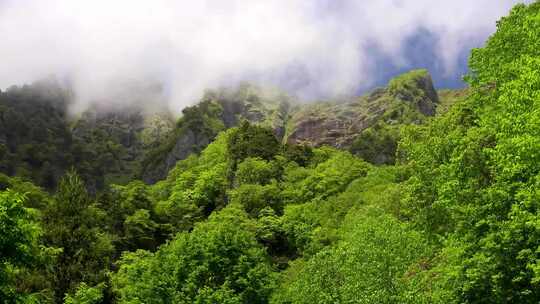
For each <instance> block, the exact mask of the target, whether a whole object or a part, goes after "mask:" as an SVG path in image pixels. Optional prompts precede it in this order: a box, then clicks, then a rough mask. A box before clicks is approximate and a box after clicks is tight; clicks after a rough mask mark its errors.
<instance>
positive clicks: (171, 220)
mask: <svg viewBox="0 0 540 304" xmlns="http://www.w3.org/2000/svg"><path fill="white" fill-rule="evenodd" d="M539 41H540V3H538V2H535V3H533V4H530V5H518V6H516V7H515V8H514V9H513V10H512V11H511V12H510V14H509V16H508V17H505V18H503V19H501V20H500V22H499V23H498V26H497V32H496V33H495V34H494V35H493V36H492V37H491V38H490V39H489V40H488V42H487V43H486V45H485V46H484V47H483V48H480V49H476V50H474V51H473V52H472V54H471V57H470V61H469V66H470V70H471V72H470V73H469V75H467V82H468V83H469V85H470V90H471V94H470V96H468V97H467V98H465V99H463V100H460V101H459V102H457V103H456V104H455V105H454V106H452V107H451V108H450V109H449V111H448V112H446V113H444V114H442V115H439V116H436V117H435V118H433V119H432V120H430V121H428V122H427V123H426V124H423V125H410V126H406V127H403V128H401V130H399V133H400V141H399V143H398V146H397V152H396V155H395V157H396V164H395V165H381V166H375V165H372V164H370V163H367V162H365V161H363V160H362V159H360V158H358V157H355V156H353V155H352V154H350V153H349V152H346V151H340V150H336V149H332V148H327V147H322V148H316V149H315V148H314V149H312V148H308V147H304V146H295V145H283V144H281V143H279V142H278V141H277V140H276V138H275V137H274V135H273V134H272V132H271V131H270V130H268V129H266V128H264V127H261V126H257V125H251V124H249V123H247V122H246V123H243V124H241V125H240V126H239V127H236V128H232V129H229V130H226V131H223V132H221V133H220V134H219V135H218V136H217V138H216V139H215V140H214V141H213V142H212V143H211V144H210V145H209V146H208V147H206V148H205V149H204V150H203V151H202V152H201V153H200V154H199V155H195V154H194V155H191V156H190V157H188V158H187V159H185V160H182V161H179V162H178V163H177V164H176V166H175V168H174V169H173V170H172V171H171V172H170V173H169V175H168V177H167V178H166V179H165V180H163V181H160V182H158V183H156V184H154V185H146V184H144V183H142V182H141V181H137V180H134V181H132V182H130V183H129V184H127V185H123V186H119V185H108V187H105V189H104V190H103V191H100V192H98V193H96V194H89V193H88V192H87V188H86V187H85V185H84V183H83V181H82V180H81V178H80V177H79V174H78V173H77V172H75V171H70V172H68V173H67V174H66V175H65V176H64V177H63V178H62V179H61V182H60V184H59V187H58V189H57V190H56V192H55V193H52V194H50V193H47V192H44V191H43V190H41V189H40V188H39V187H36V186H34V185H32V184H31V183H29V182H25V181H24V180H22V179H20V178H15V177H8V176H4V175H2V176H0V188H1V189H2V192H0V231H1V232H2V233H1V234H0V253H1V255H0V299H1V300H2V303H62V302H64V303H88V304H89V303H94V304H97V303H538V302H539V301H540V249H539V248H540V220H539V219H540V217H539V214H538V213H539V211H540V209H539V208H540V194H539V193H538V189H540V187H539V186H540V152H539V151H540V111H539V110H538V109H540V48H539V47H538V46H539ZM392 132H394V131H392ZM375 135H376V134H375ZM375 135H373V136H375Z"/></svg>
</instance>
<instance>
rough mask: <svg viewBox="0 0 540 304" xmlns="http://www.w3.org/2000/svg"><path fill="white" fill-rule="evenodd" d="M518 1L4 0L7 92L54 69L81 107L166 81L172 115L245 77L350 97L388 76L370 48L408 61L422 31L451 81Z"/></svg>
mask: <svg viewBox="0 0 540 304" xmlns="http://www.w3.org/2000/svg"><path fill="white" fill-rule="evenodd" d="M519 2H521V1H514V0H508V1H492V0H474V1H470V0H454V1H437V2H434V1H430V0H407V1H406V0H401V1H400V0H377V1H375V0H373V1H361V0H343V1H335V0H312V1H306V0H270V1H269V0H230V1H223V0H206V1H204V0H201V1H187V0H186V1H179V0H176V1H174V0H153V1H149V0H147V1H142V0H116V1H110V0H93V1H82V0H81V1H77V0H49V1H41V0H0V88H6V87H8V86H10V85H13V84H23V83H29V82H32V81H34V80H37V79H40V78H43V77H47V76H49V75H51V74H54V75H56V76H57V77H58V78H59V79H61V80H65V81H68V82H69V83H70V84H71V85H72V86H73V88H74V92H75V95H76V97H77V101H78V103H77V108H78V109H83V108H84V107H86V106H87V105H88V104H89V103H92V102H108V103H116V104H123V103H129V102H133V100H137V102H141V101H140V98H139V99H137V98H134V99H133V98H121V97H115V98H110V96H111V93H110V92H111V90H113V91H117V90H116V89H114V88H115V87H117V86H118V85H121V84H122V83H126V82H131V81H133V83H138V82H148V83H159V84H161V85H162V87H163V88H164V91H165V93H164V94H165V95H166V97H167V100H168V104H169V106H170V108H171V109H173V110H174V111H179V110H180V109H181V108H183V107H184V106H186V105H188V104H191V103H193V102H194V101H196V100H197V99H198V97H199V96H200V95H201V92H202V91H203V90H204V89H205V88H208V87H216V86H221V85H234V84H235V83H237V82H240V81H245V80H247V81H253V82H258V83H261V84H265V85H268V84H270V85H277V86H281V87H284V88H286V89H287V90H288V91H290V93H293V94H296V95H298V96H299V97H301V98H304V99H314V98H324V97H330V96H335V95H341V94H352V93H354V92H357V91H358V90H359V89H362V88H367V87H369V86H371V85H372V84H373V83H374V82H375V81H376V79H377V77H378V75H379V74H380V73H381V71H380V70H379V69H380V67H379V66H378V65H377V64H375V62H376V61H375V60H372V56H373V54H374V53H377V54H381V55H383V56H385V58H389V60H391V61H392V64H393V65H395V66H398V67H399V66H406V65H407V64H408V60H409V59H408V58H407V56H406V52H404V49H405V48H406V47H407V45H406V44H407V41H410V39H409V38H410V37H412V36H414V35H415V34H416V33H418V32H419V31H420V30H422V31H428V32H429V33H430V34H431V35H433V36H434V37H436V40H435V45H433V46H432V47H433V50H434V54H435V56H436V61H437V62H438V63H439V64H440V65H441V66H442V67H443V71H444V73H446V74H448V75H452V74H453V73H455V69H456V65H457V64H458V59H459V56H460V54H462V53H463V51H464V50H468V49H470V48H472V47H475V46H478V45H481V43H482V42H483V41H484V40H485V39H486V38H487V37H488V36H489V35H490V34H491V33H492V32H494V30H495V21H496V20H497V19H499V18H500V17H501V16H503V15H506V14H507V13H508V11H509V9H510V8H511V7H512V6H513V5H515V4H516V3H519ZM435 3H436V4H435Z"/></svg>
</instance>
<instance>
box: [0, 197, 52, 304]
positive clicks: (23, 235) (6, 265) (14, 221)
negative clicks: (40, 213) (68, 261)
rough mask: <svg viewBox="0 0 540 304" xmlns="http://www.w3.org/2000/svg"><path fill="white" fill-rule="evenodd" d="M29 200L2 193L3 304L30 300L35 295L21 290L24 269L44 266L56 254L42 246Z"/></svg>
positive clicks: (0, 290) (0, 252)
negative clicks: (18, 282)
mask: <svg viewBox="0 0 540 304" xmlns="http://www.w3.org/2000/svg"><path fill="white" fill-rule="evenodd" d="M25 200H26V197H25V196H24V195H22V194H19V193H17V192H13V191H11V190H6V191H1V192H0V232H1V233H0V298H1V299H2V303H19V302H20V301H25V300H30V298H31V295H30V294H28V293H26V292H24V291H21V290H18V289H17V286H16V282H15V279H16V276H17V274H20V273H21V271H22V270H23V269H32V268H34V267H36V266H39V265H42V262H43V259H44V258H47V256H51V255H52V254H54V251H53V250H51V249H50V248H46V247H44V246H42V245H41V244H40V238H41V234H42V230H41V228H40V227H39V225H38V222H37V219H36V215H37V214H36V212H35V210H32V209H28V208H25V207H24V203H25Z"/></svg>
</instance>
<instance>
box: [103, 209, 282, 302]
mask: <svg viewBox="0 0 540 304" xmlns="http://www.w3.org/2000/svg"><path fill="white" fill-rule="evenodd" d="M274 277H275V275H274V272H273V269H272V267H271V266H270V264H269V260H268V257H267V255H266V252H265V250H264V249H263V248H262V247H261V245H260V244H258V243H257V241H256V237H255V225H254V223H253V222H252V221H251V220H249V219H248V218H247V215H246V214H245V213H244V212H243V211H242V210H240V209H238V208H236V207H227V208H225V209H223V210H221V211H219V212H218V213H215V214H213V215H212V216H210V218H209V219H208V221H206V222H203V223H199V224H197V225H196V226H195V228H194V230H193V231H192V232H191V233H180V234H178V235H177V236H176V238H175V239H173V240H172V241H171V242H169V243H168V244H167V245H165V246H162V247H160V249H159V250H158V251H157V252H156V253H155V254H152V253H149V252H145V251H137V252H135V253H127V254H125V255H124V256H123V257H122V259H121V260H120V269H119V271H118V273H116V274H115V275H114V276H113V287H114V290H115V292H116V293H117V294H118V297H119V298H118V301H119V303H135V302H141V301H142V302H144V303H267V301H268V297H269V295H270V292H271V291H272V288H273V283H274ZM216 301H217V302H216Z"/></svg>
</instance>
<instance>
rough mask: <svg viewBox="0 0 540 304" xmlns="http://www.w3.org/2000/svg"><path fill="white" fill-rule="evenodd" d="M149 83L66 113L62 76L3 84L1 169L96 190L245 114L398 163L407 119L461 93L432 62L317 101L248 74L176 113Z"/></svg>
mask: <svg viewBox="0 0 540 304" xmlns="http://www.w3.org/2000/svg"><path fill="white" fill-rule="evenodd" d="M142 87H144V86H142ZM150 89H152V90H154V88H153V87H149V89H148V91H150V93H152V94H150V93H148V94H147V93H145V92H146V89H144V90H143V89H139V90H137V91H136V92H137V96H139V97H137V98H138V99H137V100H138V103H136V104H137V105H140V106H131V107H122V106H119V107H117V108H111V107H104V106H101V107H100V106H92V107H91V108H89V109H87V110H86V111H85V112H83V113H81V114H79V115H77V116H70V115H68V109H69V106H70V103H71V95H70V92H69V91H68V90H66V89H63V88H62V87H61V86H60V85H59V84H58V83H56V82H55V81H54V80H48V81H43V82H37V83H35V84H33V85H30V86H24V87H20V88H18V87H13V88H10V89H8V90H7V91H6V92H1V93H0V123H1V125H2V128H1V129H0V156H1V160H0V170H1V171H0V172H4V173H5V174H7V175H17V176H22V177H26V178H28V179H30V180H33V181H35V182H36V183H37V184H39V185H42V186H44V187H46V188H48V189H52V188H54V187H55V185H56V184H57V181H58V179H59V177H60V176H62V175H63V173H64V172H65V171H66V170H67V169H68V168H70V167H74V168H76V169H77V170H78V171H79V172H80V174H81V175H82V176H83V178H84V179H85V181H86V182H87V184H88V187H89V188H90V189H93V191H95V190H97V189H101V188H103V187H104V185H106V184H109V183H117V184H123V183H126V182H127V181H129V180H130V179H132V178H134V177H139V178H141V179H142V180H143V181H145V182H146V183H155V182H157V181H159V180H163V179H164V178H165V177H166V176H167V174H168V172H169V171H170V170H171V169H172V168H173V167H174V165H175V164H176V162H177V161H179V160H182V159H185V158H187V157H188V156H189V155H191V154H193V153H199V152H201V151H202V150H203V149H204V148H205V147H206V146H207V145H208V144H209V143H211V142H212V141H213V140H214V138H215V137H216V136H217V135H218V134H219V133H220V132H221V131H223V130H226V129H229V128H231V127H234V126H238V125H239V123H240V122H241V121H244V120H246V121H249V122H251V123H254V124H258V125H261V126H264V127H268V128H271V129H272V130H273V132H274V135H275V136H276V138H278V140H280V141H281V142H283V143H288V144H295V145H297V144H300V145H307V146H312V147H319V146H323V145H328V146H332V147H335V148H339V149H346V150H349V151H351V152H352V153H353V154H356V155H358V156H360V157H362V158H364V159H366V160H367V161H369V162H372V163H376V164H390V163H393V162H394V157H395V153H396V146H397V141H398V140H399V128H400V126H402V125H406V124H420V123H423V122H424V121H426V119H428V118H429V117H431V116H434V115H435V114H436V113H437V109H438V107H439V106H440V105H441V104H444V106H443V107H448V105H447V104H451V103H452V102H453V101H454V100H456V99H459V98H461V97H462V96H461V95H460V93H459V92H458V91H452V90H446V91H443V97H444V98H439V96H438V94H437V91H436V90H435V89H434V86H433V82H432V80H431V76H430V75H429V73H428V72H427V71H426V70H416V71H411V72H409V73H406V74H403V75H400V76H398V77H396V78H394V79H393V80H391V81H390V83H389V84H388V86H387V87H386V88H378V89H375V90H374V91H373V92H371V93H369V94H367V95H365V96H360V97H351V98H347V99H340V100H327V101H320V102H315V103H305V102H301V101H298V100H296V99H295V98H293V97H291V96H288V95H287V94H285V93H284V92H282V91H280V90H278V89H272V88H261V87H257V86H254V85H250V84H247V83H244V84H241V85H239V86H238V87H236V88H221V89H215V90H207V91H206V92H205V93H204V95H203V96H202V98H201V99H200V101H199V102H198V103H197V104H195V105H193V106H191V107H187V108H185V109H184V110H183V111H182V115H181V117H180V118H179V119H178V120H176V121H175V118H174V116H173V115H172V114H171V113H170V112H168V110H167V109H166V108H165V107H160V106H159V105H158V106H156V107H154V108H153V109H152V110H149V109H148V107H146V108H145V107H144V105H145V104H148V103H149V101H150V100H151V99H152V98H155V97H154V95H155V94H154V93H153V91H152V90H150ZM141 90H143V91H141ZM130 91H133V90H130ZM119 96H120V95H119ZM441 100H442V101H441ZM447 100H449V102H446V101H447Z"/></svg>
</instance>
